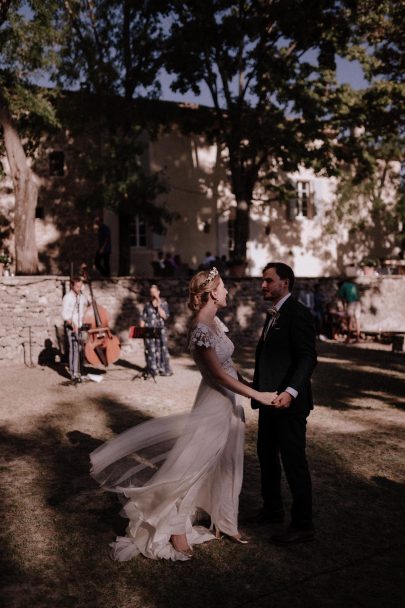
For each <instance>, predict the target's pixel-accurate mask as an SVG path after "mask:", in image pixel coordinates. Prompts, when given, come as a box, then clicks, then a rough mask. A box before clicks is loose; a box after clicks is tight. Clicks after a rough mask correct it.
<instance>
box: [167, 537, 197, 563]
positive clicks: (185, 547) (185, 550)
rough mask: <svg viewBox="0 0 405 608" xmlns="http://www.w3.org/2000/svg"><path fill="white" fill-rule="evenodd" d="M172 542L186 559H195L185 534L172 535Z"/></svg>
mask: <svg viewBox="0 0 405 608" xmlns="http://www.w3.org/2000/svg"><path fill="white" fill-rule="evenodd" d="M182 541H184V542H182ZM170 542H171V543H172V545H173V548H174V549H175V550H176V551H178V552H179V553H182V554H183V555H185V556H186V557H193V550H192V548H191V547H190V546H189V544H188V543H187V536H186V535H185V534H172V536H171V537H170Z"/></svg>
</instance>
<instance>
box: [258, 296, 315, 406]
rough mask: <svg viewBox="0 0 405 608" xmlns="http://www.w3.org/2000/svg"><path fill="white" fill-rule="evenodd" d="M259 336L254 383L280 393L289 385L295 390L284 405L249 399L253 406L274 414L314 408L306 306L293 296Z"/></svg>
mask: <svg viewBox="0 0 405 608" xmlns="http://www.w3.org/2000/svg"><path fill="white" fill-rule="evenodd" d="M263 333H264V332H262V336H261V338H260V340H259V343H258V345H257V349H256V364H255V373H254V377H253V387H254V388H255V389H256V390H260V391H270V392H272V391H277V392H278V393H281V392H283V391H285V389H286V388H287V387H288V386H290V387H291V388H294V389H296V390H297V391H298V396H297V398H296V399H293V400H292V402H291V405H290V407H289V408H287V409H284V408H283V409H276V408H271V407H269V406H262V405H261V404H260V403H259V402H258V401H255V400H252V408H254V409H255V408H258V407H265V408H266V410H268V411H269V412H271V413H272V414H274V415H275V416H280V415H286V414H293V413H296V414H308V413H309V411H310V410H311V409H312V408H313V400H312V391H311V375H312V372H313V370H314V368H315V365H316V361H317V359H316V350H315V340H316V332H315V326H314V321H313V317H312V315H311V313H310V312H309V310H308V309H307V308H306V307H305V306H304V305H303V304H301V303H300V302H297V301H296V300H295V299H294V298H293V297H292V296H290V297H289V298H288V300H286V302H284V304H283V305H282V306H281V308H280V310H279V317H278V318H277V320H276V321H275V323H273V326H272V327H271V328H270V329H269V331H268V332H267V335H266V338H265V339H264V337H263Z"/></svg>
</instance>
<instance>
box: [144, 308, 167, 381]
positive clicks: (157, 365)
mask: <svg viewBox="0 0 405 608" xmlns="http://www.w3.org/2000/svg"><path fill="white" fill-rule="evenodd" d="M161 307H162V308H163V310H164V311H165V313H166V319H167V317H168V316H169V306H168V304H167V302H166V300H162V301H161ZM142 320H143V321H144V322H145V325H146V327H156V328H159V329H160V337H159V338H145V339H144V345H145V361H146V373H147V374H150V375H151V376H156V375H157V374H165V375H171V374H172V373H173V372H172V370H171V367H170V355H169V348H168V342H167V330H166V327H165V320H164V319H162V317H161V316H160V314H159V312H158V310H157V308H156V307H155V306H153V304H152V302H147V303H146V304H145V306H144V309H143V312H142Z"/></svg>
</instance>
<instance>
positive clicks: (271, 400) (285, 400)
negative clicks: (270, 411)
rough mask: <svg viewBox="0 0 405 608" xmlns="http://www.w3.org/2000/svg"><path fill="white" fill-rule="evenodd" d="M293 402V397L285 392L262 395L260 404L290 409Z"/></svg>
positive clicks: (264, 393)
mask: <svg viewBox="0 0 405 608" xmlns="http://www.w3.org/2000/svg"><path fill="white" fill-rule="evenodd" d="M292 400H293V397H292V395H290V393H287V391H283V392H282V393H277V392H274V393H267V392H263V393H260V402H261V403H263V405H269V406H273V407H275V408H277V409H282V408H287V407H290V405H291V401H292Z"/></svg>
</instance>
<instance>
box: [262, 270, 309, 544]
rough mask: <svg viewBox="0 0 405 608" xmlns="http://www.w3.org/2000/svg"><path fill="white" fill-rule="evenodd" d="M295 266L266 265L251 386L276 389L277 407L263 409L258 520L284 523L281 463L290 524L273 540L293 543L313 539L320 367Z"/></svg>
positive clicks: (274, 541) (264, 407)
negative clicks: (313, 432) (312, 462)
mask: <svg viewBox="0 0 405 608" xmlns="http://www.w3.org/2000/svg"><path fill="white" fill-rule="evenodd" d="M294 279H295V277H294V272H293V270H292V268H290V267H289V266H287V265H286V264H283V263H281V262H271V263H269V264H267V266H266V267H265V268H264V271H263V281H262V285H261V287H262V293H263V297H264V300H265V302H266V303H268V304H269V308H268V314H267V318H266V323H265V325H264V328H263V332H262V335H261V338H260V340H259V343H258V345H257V350H256V364H255V373H254V378H253V387H254V388H255V389H257V390H260V391H277V393H278V396H277V397H276V398H275V400H274V402H273V403H274V405H273V406H264V405H261V404H260V403H258V402H257V401H252V408H254V409H256V408H259V431H258V442H257V453H258V457H259V462H260V468H261V489H262V498H263V508H262V510H261V512H260V513H259V515H258V516H257V518H256V522H257V523H269V522H282V521H283V519H284V509H283V503H282V497H281V463H282V466H283V469H284V473H285V476H286V478H287V482H288V485H289V488H290V491H291V494H292V509H291V524H290V526H289V527H288V528H287V529H286V530H285V531H284V532H283V533H280V534H274V535H273V536H272V537H271V539H270V540H271V542H273V543H276V544H281V545H289V544H293V543H298V542H305V541H309V540H312V539H313V538H314V528H313V523H312V491H311V477H310V473H309V470H308V464H307V459H306V454H305V437H306V423H307V416H308V414H309V412H310V410H311V409H312V408H313V401H312V393H311V383H310V378H311V374H312V372H313V370H314V367H315V365H316V351H315V337H316V333H315V327H314V323H313V318H312V315H311V313H310V312H309V310H308V309H307V308H306V307H305V306H304V305H303V304H301V303H300V302H298V301H296V300H295V299H294V298H292V297H291V291H292V288H293V285H294Z"/></svg>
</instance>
